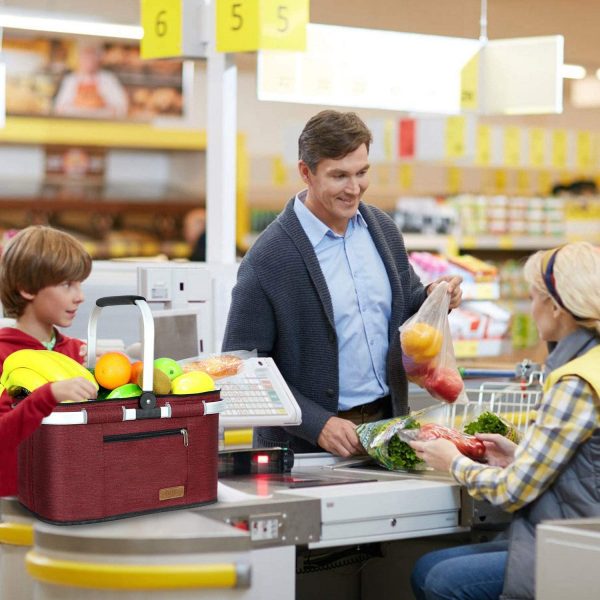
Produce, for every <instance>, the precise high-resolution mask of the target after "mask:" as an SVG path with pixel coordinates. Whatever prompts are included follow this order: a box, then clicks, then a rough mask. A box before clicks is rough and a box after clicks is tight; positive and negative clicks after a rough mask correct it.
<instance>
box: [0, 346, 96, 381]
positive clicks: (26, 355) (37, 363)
mask: <svg viewBox="0 0 600 600" xmlns="http://www.w3.org/2000/svg"><path fill="white" fill-rule="evenodd" d="M18 368H27V369H30V370H32V371H34V372H35V373H37V374H38V375H39V376H41V377H43V378H45V380H46V381H62V380H64V379H71V378H72V377H85V378H86V379H88V380H89V381H91V382H92V383H93V384H94V385H95V386H96V389H97V388H98V384H97V383H96V380H95V379H94V376H93V375H92V374H91V373H90V372H89V371H88V370H87V369H86V368H85V367H84V366H82V365H80V364H79V363H78V362H77V361H75V360H73V359H72V358H69V357H68V356H65V355H64V354H61V353H60V352H53V351H51V350H30V349H24V350H17V351H16V352H13V353H12V354H11V355H9V356H8V357H7V358H6V360H5V361H4V365H3V369H2V376H1V377H0V385H3V386H4V387H6V388H8V386H7V385H6V382H7V381H8V380H9V378H10V375H11V373H12V372H13V371H14V370H15V369H18Z"/></svg>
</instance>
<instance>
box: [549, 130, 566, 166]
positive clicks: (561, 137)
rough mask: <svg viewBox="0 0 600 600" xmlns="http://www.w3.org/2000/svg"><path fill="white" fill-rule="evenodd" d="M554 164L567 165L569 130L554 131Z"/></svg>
mask: <svg viewBox="0 0 600 600" xmlns="http://www.w3.org/2000/svg"><path fill="white" fill-rule="evenodd" d="M552 166H553V167H558V168H562V167H566V166H567V132H566V131H565V130H564V129H557V130H555V131H553V132H552Z"/></svg>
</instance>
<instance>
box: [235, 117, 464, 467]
mask: <svg viewBox="0 0 600 600" xmlns="http://www.w3.org/2000/svg"><path fill="white" fill-rule="evenodd" d="M371 139H372V138H371V132H370V131H369V129H368V128H367V127H366V125H365V124H364V123H363V122H362V121H361V120H360V118H359V117H358V116H357V115H356V114H354V113H340V112H337V111H333V110H325V111H323V112H320V113H319V114H317V115H315V116H314V117H312V118H311V119H310V120H309V121H308V123H307V124H306V126H305V127H304V130H303V131H302V133H301V135H300V139H299V161H298V170H299V173H300V177H301V178H302V180H303V181H304V182H305V184H306V189H305V190H303V191H302V192H300V193H299V194H297V196H296V197H295V198H292V199H291V200H290V201H289V202H288V204H287V206H286V207H285V209H284V210H283V212H282V213H281V214H280V215H279V217H278V218H277V219H276V220H275V221H274V222H273V223H272V224H271V225H270V226H269V227H268V228H267V229H266V230H265V231H264V232H263V234H262V235H261V236H260V237H259V239H258V240H257V241H256V243H255V244H254V246H253V247H252V248H251V249H250V251H249V252H248V253H247V254H246V256H245V258H244V260H243V261H242V263H241V265H240V268H239V271H238V278H237V283H236V286H235V288H234V289H233V293H232V304H231V309H230V312H229V317H228V322H227V327H226V330H225V336H224V341H223V351H232V350H252V349H254V348H256V349H257V351H258V353H259V355H262V356H271V357H272V358H273V359H274V360H275V362H276V363H277V366H278V368H279V370H280V371H281V373H282V375H283V377H284V378H285V380H286V381H287V383H288V385H289V386H290V389H291V390H292V393H293V394H294V396H295V398H296V400H297V401H298V404H299V405H300V408H301V410H302V424H301V425H299V426H298V427H286V428H282V427H262V428H258V429H257V430H256V431H255V440H254V443H255V445H257V446H288V447H290V448H292V449H293V450H294V451H296V452H314V451H318V450H320V449H322V450H326V451H328V452H331V453H333V454H336V455H339V456H351V455H354V454H360V453H361V452H362V451H363V450H362V446H361V444H360V442H359V440H358V437H357V435H356V431H355V425H356V424H357V423H361V422H365V421H374V420H378V419H382V418H386V417H391V416H393V415H394V416H395V415H401V414H406V413H407V412H408V410H409V409H408V402H407V396H408V384H407V380H406V375H405V373H404V369H403V367H402V361H401V356H402V353H401V350H400V340H399V334H398V327H399V326H400V325H401V324H402V323H403V322H404V321H406V319H408V318H409V317H410V316H411V315H413V314H414V313H415V312H416V311H417V310H418V309H419V307H420V306H421V304H422V303H423V301H424V299H425V297H426V295H427V293H428V292H429V291H431V289H432V288H433V287H435V285H436V284H437V283H438V282H439V281H440V280H438V281H436V282H435V283H433V284H431V285H430V286H429V288H428V289H427V290H426V289H425V288H424V287H423V285H422V284H421V282H420V281H419V279H418V278H417V276H416V274H415V273H414V271H413V270H412V268H411V266H410V264H409V262H408V256H407V253H406V249H405V247H404V241H403V239H402V235H401V233H400V232H399V230H398V228H397V227H396V225H395V224H394V222H393V220H392V219H391V218H390V217H389V216H388V215H386V214H385V213H384V212H383V211H381V210H380V209H378V208H376V207H374V206H370V205H367V204H364V203H362V202H361V198H362V196H363V194H364V193H365V191H366V190H367V188H368V186H369V177H368V173H369V145H370V143H371ZM444 279H445V280H447V281H449V292H450V293H451V296H452V298H451V307H455V306H458V304H459V303H460V298H461V291H460V278H444Z"/></svg>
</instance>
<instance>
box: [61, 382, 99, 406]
mask: <svg viewBox="0 0 600 600" xmlns="http://www.w3.org/2000/svg"><path fill="white" fill-rule="evenodd" d="M50 390H51V391H52V394H53V396H54V399H55V400H56V403H57V404H60V403H61V402H85V401H86V400H89V399H90V398H95V397H96V396H97V394H98V392H97V391H96V388H95V387H94V384H93V383H92V382H91V381H90V380H89V379H86V378H85V377H73V378H72V379H64V380H63V381H55V382H54V383H51V384H50Z"/></svg>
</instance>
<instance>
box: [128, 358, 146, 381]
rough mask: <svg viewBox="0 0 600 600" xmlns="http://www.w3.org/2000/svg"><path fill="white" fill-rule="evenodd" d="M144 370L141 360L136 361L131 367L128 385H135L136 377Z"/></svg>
mask: <svg viewBox="0 0 600 600" xmlns="http://www.w3.org/2000/svg"><path fill="white" fill-rule="evenodd" d="M143 368H144V363H143V362H142V361H141V360H136V361H135V362H134V363H133V364H132V365H131V377H130V378H129V383H137V380H138V377H139V376H140V374H141V373H142V370H143Z"/></svg>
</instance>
